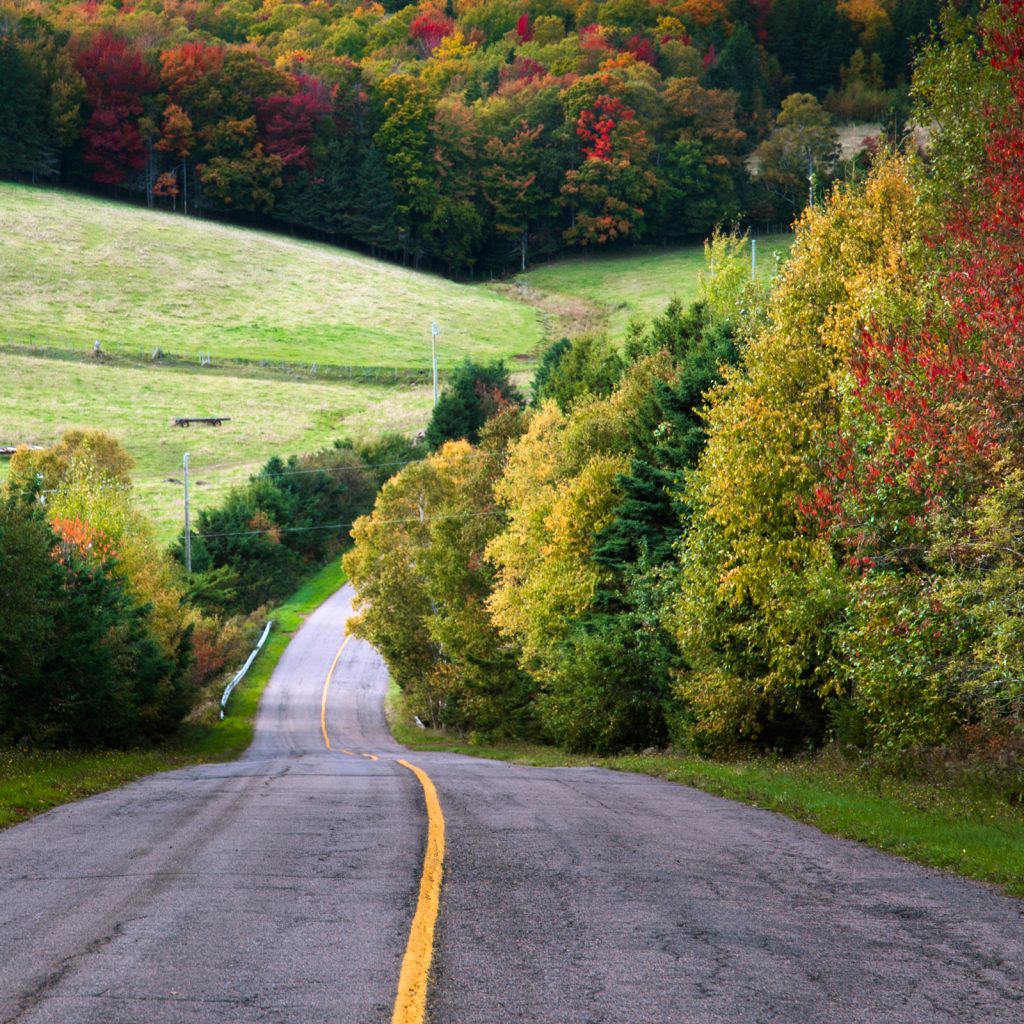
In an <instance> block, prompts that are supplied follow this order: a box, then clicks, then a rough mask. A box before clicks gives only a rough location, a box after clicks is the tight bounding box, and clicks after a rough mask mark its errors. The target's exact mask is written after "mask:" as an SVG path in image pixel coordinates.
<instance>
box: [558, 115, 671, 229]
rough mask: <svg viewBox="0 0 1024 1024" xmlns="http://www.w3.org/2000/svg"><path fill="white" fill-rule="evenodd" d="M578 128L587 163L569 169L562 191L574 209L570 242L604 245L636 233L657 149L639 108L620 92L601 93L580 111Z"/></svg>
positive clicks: (648, 194)
mask: <svg viewBox="0 0 1024 1024" xmlns="http://www.w3.org/2000/svg"><path fill="white" fill-rule="evenodd" d="M576 134H577V135H578V136H579V138H580V139H581V141H582V143H583V157H584V160H583V164H582V165H581V166H580V167H579V168H578V169H575V170H570V171H567V172H566V175H565V184H564V185H563V186H562V196H563V199H564V200H565V202H566V204H567V205H568V206H569V207H570V209H571V210H572V215H573V223H572V226H571V227H570V228H569V229H568V230H567V231H566V232H565V238H566V241H568V242H576V243H578V244H580V245H593V244H597V245H604V244H605V243H607V242H613V241H616V240H618V239H622V238H626V237H628V236H636V235H637V234H638V233H639V230H640V225H641V223H642V219H643V216H644V209H643V207H644V203H646V202H647V200H648V199H649V198H650V197H651V194H652V193H653V191H654V187H655V185H656V184H657V180H656V178H655V176H654V173H653V172H652V171H651V169H650V156H651V151H652V149H653V147H652V145H651V142H650V140H649V139H648V137H647V133H646V132H645V131H644V130H643V129H642V128H641V127H640V126H639V124H638V123H637V121H636V114H635V112H634V111H633V110H632V109H631V108H630V107H627V106H626V105H625V104H624V103H623V102H622V101H621V100H620V99H619V98H618V97H617V96H607V95H601V96H598V97H597V99H596V100H595V101H594V102H593V103H592V104H591V105H590V106H589V107H585V108H584V109H583V110H581V111H580V114H579V117H578V118H577V120H576Z"/></svg>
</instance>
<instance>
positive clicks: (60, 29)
mask: <svg viewBox="0 0 1024 1024" xmlns="http://www.w3.org/2000/svg"><path fill="white" fill-rule="evenodd" d="M938 11H939V3H938V0H857V2H853V0H838V2H836V0H678V2H676V3H671V2H657V0H604V2H597V0H480V2H476V3H474V2H472V0H454V2H453V3H446V2H445V0H423V2H421V3H419V4H407V5H402V4H400V3H396V2H394V0H389V2H388V3H386V4H383V5H382V4H380V3H376V2H364V3H356V2H355V0H341V2H330V0H318V2H296V3H281V2H278V0H230V2H226V3H220V2H213V0H139V2H128V0H107V2H99V0H84V2H76V3H71V2H63V0H29V2H25V3H18V4H13V5H11V4H6V5H5V4H2V3H0V175H3V176H6V177H11V178H22V179H31V180H33V181H54V182H57V183H60V184H62V185H67V186H71V187H88V188H93V189H101V190H106V191H107V192H113V193H116V194H120V195H124V196H132V197H134V198H136V199H144V200H145V201H146V202H148V203H149V204H150V205H156V206H162V207H166V208H170V209H174V210H179V211H181V212H203V213H205V214H207V215H223V216H232V217H235V218H242V219H245V220H248V221H250V222H261V223H271V224H277V225H282V226H288V227H290V228H292V229H298V230H302V231H305V232H308V233H311V234H315V235H317V236H319V237H323V238H326V239H329V240H336V241H339V242H344V243H346V244H355V245H358V246H361V247H364V248H366V249H368V250H370V251H371V252H373V253H374V254H380V255H385V256H388V257H390V258H395V259H402V260H403V261H405V262H407V263H411V264H413V265H417V266H420V265H430V266H434V267H437V268H439V269H443V270H445V271H446V272H449V273H460V274H464V273H466V272H469V271H475V270H477V269H491V270H495V269H497V270H505V269H511V268H516V269H518V268H521V267H525V265H526V262H527V260H529V259H531V258H535V257H542V256H549V255H551V254H554V253H558V252H560V251H563V250H565V249H567V248H574V249H584V250H586V249H592V248H594V247H599V246H607V245H614V244H622V243H633V242H637V241H646V242H652V243H659V244H663V243H668V242H678V241H680V240H684V239H688V238H695V237H703V236H704V235H706V234H707V233H708V232H709V231H710V230H711V228H712V227H713V226H714V225H716V224H718V223H722V222H729V221H733V220H737V219H739V218H747V219H752V220H761V221H764V222H771V223H788V222H789V221H790V220H792V218H793V217H794V216H795V215H796V214H797V213H799V212H800V210H801V209H802V207H803V205H804V204H805V203H806V201H807V199H808V197H809V196H813V195H814V193H815V189H816V188H817V189H819V190H820V188H821V187H823V185H824V184H825V183H827V181H828V180H830V178H831V177H832V176H833V175H834V174H835V173H836V150H835V136H834V129H833V128H832V121H833V119H838V120H860V121H869V122H876V123H881V124H882V125H883V127H884V128H885V130H886V131H889V132H894V131H897V130H899V129H900V128H901V127H902V123H903V120H904V117H905V111H906V102H905V100H906V88H907V83H908V81H909V72H910V67H911V61H912V56H913V53H914V48H915V46H916V45H918V43H919V42H920V41H921V40H923V39H925V38H927V36H928V34H929V32H930V31H931V26H932V25H933V22H934V21H935V19H936V17H937V15H938ZM755 150H756V154H755V157H754V159H753V161H751V160H750V159H749V158H750V156H751V154H752V153H754V152H755ZM751 166H755V167H757V168H758V173H757V174H755V175H754V176H753V178H751V174H750V167H751Z"/></svg>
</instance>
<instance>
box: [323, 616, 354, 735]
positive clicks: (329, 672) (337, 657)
mask: <svg viewBox="0 0 1024 1024" xmlns="http://www.w3.org/2000/svg"><path fill="white" fill-rule="evenodd" d="M351 639H352V637H351V636H347V637H345V639H344V640H342V641H341V646H340V647H339V648H338V653H337V654H336V655H335V656H334V661H332V662H331V667H330V668H329V669H328V670H327V678H326V679H325V680H324V693H323V696H322V697H321V698H320V731H321V732H322V733H323V734H324V746H325V747H327V749H328V750H330V749H331V741H330V740H329V739H328V738H327V687H329V686H330V685H331V676H333V675H334V670H335V668H336V667H337V665H338V661H339V660H340V658H341V652H342V651H343V650H345V647H346V646H347V644H348V642H349V640H351ZM342 753H343V754H347V753H349V751H347V750H343V751H342Z"/></svg>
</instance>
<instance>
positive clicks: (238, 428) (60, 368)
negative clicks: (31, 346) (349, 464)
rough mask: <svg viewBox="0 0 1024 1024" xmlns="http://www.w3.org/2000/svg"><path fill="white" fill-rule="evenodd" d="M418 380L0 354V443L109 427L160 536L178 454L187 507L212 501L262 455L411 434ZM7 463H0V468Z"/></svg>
mask: <svg viewBox="0 0 1024 1024" xmlns="http://www.w3.org/2000/svg"><path fill="white" fill-rule="evenodd" d="M431 400H432V399H431V389H430V388H429V387H423V386H420V387H408V386H405V387H383V386H378V385H371V384H347V383H322V382H317V381H313V380H292V379H288V378H273V377H266V378H258V377H256V378H254V377H251V376H246V377H241V376H234V375H232V374H231V373H229V372H225V371H219V372H215V373H210V372H205V373H203V372H200V371H198V370H188V369H182V370H178V369H172V368H167V367H164V368H155V367H154V368H150V367H132V366H127V367H126V366H111V365H109V364H104V363H95V362H93V361H91V360H89V361H85V360H83V361H80V362H78V361H64V360H58V359H46V358H39V357H32V356H24V355H15V354H12V353H2V352H0V445H4V444H16V443H28V444H40V445H48V444H52V443H53V441H55V440H56V439H57V438H58V437H59V436H60V434H61V433H62V432H63V431H64V430H67V429H68V428H70V427H96V428H98V429H100V430H104V431H107V432H108V433H110V434H112V435H113V436H114V437H116V438H117V439H118V440H119V441H120V442H121V444H122V445H123V446H124V448H125V449H126V450H127V451H128V452H129V453H130V454H131V456H132V458H133V459H134V460H135V463H136V465H135V470H134V473H133V479H134V484H135V491H136V496H137V499H138V504H139V507H140V508H141V509H142V510H143V511H144V512H145V513H146V514H147V515H148V516H149V517H150V518H151V519H152V520H153V521H154V523H155V524H156V526H157V528H158V532H159V534H160V537H161V539H163V540H168V541H169V540H170V539H171V538H172V537H173V536H174V534H175V532H176V531H177V530H178V529H179V528H180V522H181V513H182V494H181V488H180V487H179V486H177V485H175V484H170V483H167V482H166V479H167V478H168V477H179V478H180V476H181V462H182V455H183V454H184V453H185V452H188V453H189V462H190V466H191V470H192V478H193V480H194V481H202V483H200V484H197V486H196V487H195V488H194V489H193V491H192V497H193V505H194V507H197V508H202V507H204V506H209V505H216V504H219V503H220V502H221V501H222V500H223V498H224V495H225V491H226V489H227V488H228V487H229V486H231V485H232V484H237V483H241V482H242V481H244V480H245V479H246V478H247V477H248V476H249V475H250V474H251V473H253V472H255V471H256V470H257V469H259V467H260V466H261V465H262V464H263V463H264V462H266V460H267V459H268V458H269V457H270V456H271V455H281V456H287V455H291V454H299V453H302V452H312V451H316V450H317V449H319V448H322V447H326V446H328V445H330V444H331V442H332V441H333V440H334V439H335V438H339V437H347V438H353V439H359V438H370V437H374V436H376V435H378V434H380V433H381V432H383V431H385V430H398V431H402V432H404V433H411V432H413V431H415V430H418V429H420V428H421V427H422V426H423V425H424V424H425V423H426V422H427V420H428V418H429V416H430V405H431ZM177 416H230V417H231V422H230V423H225V424H223V425H222V426H220V427H201V426H191V427H188V428H181V427H172V426H171V425H170V421H171V419H172V418H173V417H177ZM5 472H6V462H0V475H2V474H3V473H5Z"/></svg>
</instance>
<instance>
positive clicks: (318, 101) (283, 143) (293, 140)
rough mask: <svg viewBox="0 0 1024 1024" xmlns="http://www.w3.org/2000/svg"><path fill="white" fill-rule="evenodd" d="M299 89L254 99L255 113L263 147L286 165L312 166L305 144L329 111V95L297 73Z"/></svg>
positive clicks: (309, 79)
mask: <svg viewBox="0 0 1024 1024" xmlns="http://www.w3.org/2000/svg"><path fill="white" fill-rule="evenodd" d="M297 81H298V83H299V90H298V92H296V93H293V94H292V95H287V94H277V95H274V96H268V97H267V98H266V99H264V100H260V99H257V100H256V112H257V115H258V119H259V125H260V132H261V135H262V137H263V139H264V148H265V149H266V151H267V152H268V153H270V154H272V155H274V156H278V157H280V158H281V160H282V161H283V162H284V164H285V165H286V166H288V165H293V166H297V167H302V168H304V169H305V170H307V171H312V170H313V168H314V164H313V157H312V155H311V154H310V151H309V143H310V142H311V141H312V140H313V135H314V134H315V132H316V126H317V123H318V122H319V121H320V120H321V119H322V118H325V117H327V116H328V115H329V114H330V113H331V108H332V105H333V96H332V92H331V90H330V89H329V88H328V87H327V86H326V85H325V84H324V83H323V82H321V81H319V80H318V79H314V78H307V77H306V76H304V75H299V76H297Z"/></svg>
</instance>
